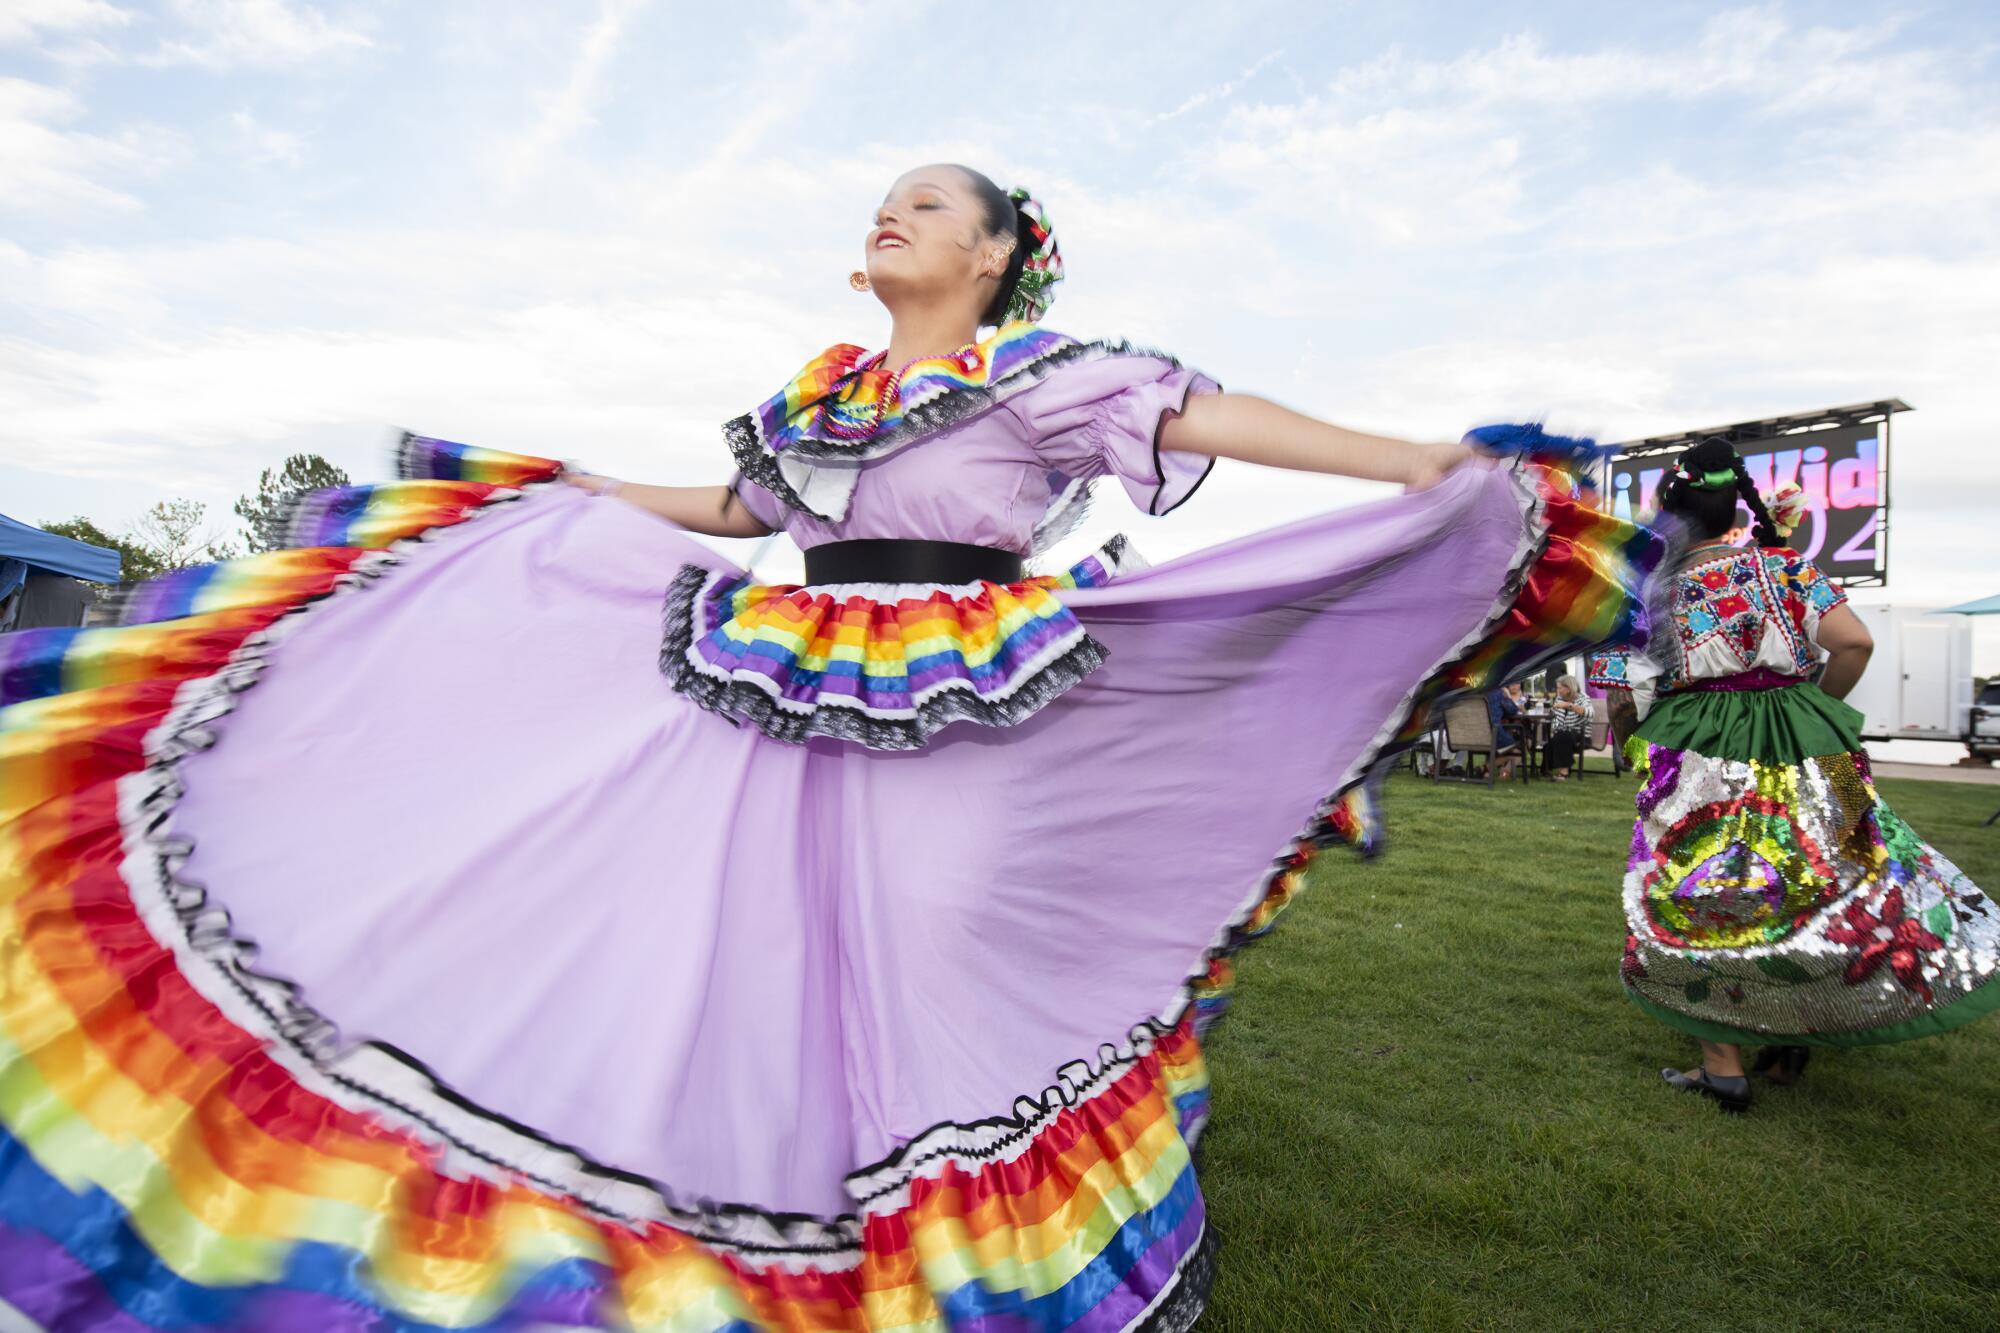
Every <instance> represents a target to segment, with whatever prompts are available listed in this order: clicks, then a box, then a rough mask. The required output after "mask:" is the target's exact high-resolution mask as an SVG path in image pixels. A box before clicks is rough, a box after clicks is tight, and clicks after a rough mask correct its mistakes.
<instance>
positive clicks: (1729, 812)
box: [1620, 745, 2000, 1045]
mask: <svg viewBox="0 0 2000 1333" xmlns="http://www.w3.org/2000/svg"><path fill="white" fill-rule="evenodd" d="M1646 761H1647V771H1646V772H1645V774H1644V778H1645V781H1644V785H1643V786H1642V787H1641V789H1640V792H1639V796H1638V802H1637V803H1638V821H1637V823H1636V825H1635V826H1634V828H1633V831H1632V848H1631V855H1630V858H1629V860H1628V861H1627V865H1626V872H1625V921H1626V937H1625V958H1624V963H1623V965H1622V967H1621V969H1620V970H1621V974H1622V976H1623V979H1624V982H1625V986H1626V988H1627V990H1628V992H1629V993H1630V994H1631V995H1632V997H1633V998H1634V999H1635V1000H1637V1001H1638V1002H1639V1003H1640V1005H1641V1006H1642V1007H1643V1008H1645V1009H1647V1010H1648V1011H1649V1012H1651V1013H1652V1014H1654V1015H1655V1016H1656V1017H1658V1018H1660V1019H1661V1020H1662V1021H1664V1022H1667V1023H1670V1024H1672V1025H1674V1026H1676V1027H1679V1028H1682V1029H1683V1030H1686V1031H1689V1032H1692V1033H1695V1034H1696V1035H1699V1036H1706V1037H1709V1038H1711V1039H1714V1040H1721V1041H1762V1042H1772V1041H1785V1042H1798V1043H1804V1044H1825V1045H1848V1044H1864V1043H1872V1042H1887V1041H1901V1040H1905V1039H1907V1038H1910V1037H1918V1036H1924V1035H1928V1034H1930V1033H1934V1032H1940V1031H1943V1030H1945V1029H1948V1028H1952V1027H1956V1026H1958V1025H1959V1024H1960V1023H1963V1022H1966V1021H1968V1020H1970V1019H1971V1018H1974V1017H1976V1016H1977V1015H1978V1014H1980V1013H1983V1012H1984V1011H1985V1010H1987V1009H1990V1008H1993V1007H1995V1005H1996V1004H2000V985H1996V984H1994V974H1995V972H1996V970H2000V913H1996V910H1995V907H1994V904H1993V902H1992V901H1991V900H1990V899H1989V898H1987V896H1986V895H1985V894H1984V893H1982V892H1981V891H1980V890H1979V889H1978V887H1977V886H1975V885H1974V884H1973V883H1972V881H1971V880H1970V879H1968V878H1967V877H1966V876H1965V874H1964V873H1963V872H1961V871H1960V870H1959V869H1958V867H1956V866H1954V865H1953V864H1952V863H1951V862H1950V861H1948V860H1946V859H1945V858H1944V857H1943V856H1941V855H1939V854H1938V853H1937V851H1935V850H1934V849H1933V848H1931V847H1930V846H1928V845H1927V844H1926V843H1925V842H1924V841H1923V840H1922V839H1921V838H1919V837H1918V836H1917V835H1916V833H1915V832H1913V831H1912V830H1911V828H1910V826H1909V825H1907V824H1905V823H1904V822H1903V821H1902V820H1901V819H1900V818H1898V817H1897V815H1896V812H1895V811H1894V810H1891V809H1890V808H1889V807H1888V806H1887V805H1886V804H1884V803H1883V801H1882V799H1881V797H1880V796H1879V795H1877V793H1876V791H1875V784H1874V781H1873V779H1872V778H1871V776H1870V773H1869V769H1868V757H1867V755H1866V754H1863V753H1858V752H1856V753H1842V754H1830V755H1822V756H1818V757H1815V758H1807V759H1802V760H1798V761H1796V762H1792V763H1782V762H1765V761H1761V760H1757V759H1726V758H1715V757H1711V756H1708V755H1704V754H1700V753H1697V752H1696V751H1693V750H1681V749H1671V748H1668V747H1666V746H1661V745H1648V746H1647V747H1646Z"/></svg>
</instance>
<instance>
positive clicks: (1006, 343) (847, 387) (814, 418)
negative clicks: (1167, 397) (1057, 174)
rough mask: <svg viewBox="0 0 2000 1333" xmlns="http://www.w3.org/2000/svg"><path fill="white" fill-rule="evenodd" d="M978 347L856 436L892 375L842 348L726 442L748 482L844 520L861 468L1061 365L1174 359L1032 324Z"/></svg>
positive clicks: (734, 428)
mask: <svg viewBox="0 0 2000 1333" xmlns="http://www.w3.org/2000/svg"><path fill="white" fill-rule="evenodd" d="M973 349H974V351H975V352H976V353H977V356H970V355H968V356H964V357H960V356H956V355H953V356H937V357H926V358H924V359H922V360H920V361H916V362H913V363H912V364H911V365H910V366H909V368H908V369H907V370H906V371H905V372H904V374H903V379H902V388H901V392H900V393H899V394H898V395H897V398H896V401H895V402H894V403H892V404H891V405H890V406H889V407H888V408H887V409H886V410H885V411H884V412H883V415H882V420H881V424H880V425H879V427H878V428H877V429H876V430H875V431H874V432H872V433H871V434H869V435H868V436H867V437H866V438H862V439H855V438H851V436H852V434H853V433H854V431H855V428H859V427H865V426H866V424H867V423H868V422H869V421H870V420H871V419H872V418H873V416H874V413H875V410H876V406H877V404H878V403H879V401H880V397H881V395H882V393H883V392H884V391H885V390H886V389H887V387H888V382H889V372H888V371H887V370H886V369H884V368H881V367H877V366H871V365H869V364H868V362H869V361H870V359H871V358H872V357H873V355H874V354H873V353H871V352H869V351H867V350H866V349H864V348H861V347H856V346H855V345H853V344H852V343H836V344H835V345H834V346H832V347H829V348H827V349H826V350H825V351H824V352H822V353H820V354H819V355H818V356H816V357H814V358H813V359H812V360H811V361H809V362H807V363H806V365H805V368H804V369H803V370H801V371H799V373H798V374H796V375H794V376H792V378H791V381H790V382H789V383H787V384H786V385H785V388H784V390H783V392H781V393H778V394H776V395H775V396H773V397H772V398H771V399H770V400H768V401H767V402H765V403H764V404H763V405H762V406H761V407H759V408H758V409H757V410H756V411H754V412H746V413H745V414H743V415H742V416H740V417H737V418H736V419H735V420H734V421H731V422H729V423H727V424H726V425H724V426H723V428H722V434H723V439H724V441H725V442H726V443H727V444H728V446H729V451H730V453H731V454H732V455H733V456H734V458H735V460H736V466H737V467H738V468H739V469H740V470H741V472H742V474H743V476H745V477H746V478H748V479H749V480H751V481H753V482H755V483H757V484H758V485H759V486H762V487H763V488H764V489H765V490H767V491H770V492H771V494H773V495H775V496H776V497H777V498H778V500H779V501H780V502H781V503H783V504H784V505H785V506H786V507H787V508H788V509H792V510H797V511H800V512H802V513H807V514H810V515H812V516H813V517H815V518H818V519H822V520H824V521H826V522H830V523H833V522H839V521H840V520H841V519H842V518H844V517H846V514H847V503H848V500H849V499H850V498H851V497H852V495H853V493H854V485H855V481H856V475H857V471H858V467H857V465H858V464H861V463H865V462H867V461H869V460H871V459H875V458H881V457H883V456H884V455H887V454H891V453H894V452H895V451H897V450H898V449H901V448H903V447H904V446H905V445H908V444H913V443H915V442H916V441H918V440H921V439H923V438H925V437H926V436H929V435H934V434H936V433H937V432H939V431H941V430H946V429H949V428H950V427H952V426H955V425H957V424H959V423H960V422H962V421H965V420H967V419H968V418H970V417H974V416H977V415H979V414H980V413H982V412H985V411H986V410H988V409H989V408H991V407H993V406H994V405H995V404H997V403H999V402H1002V401H1003V400H1005V399H1007V398H1010V397H1012V396H1013V395H1014V394H1016V393H1019V392H1020V391H1022V390H1024V389H1029V388H1032V387H1034V386H1035V385H1036V384H1038V383H1040V382H1041V381H1042V379H1043V378H1045V377H1046V376H1048V375H1049V374H1050V373H1052V372H1053V371H1054V370H1055V369H1056V368H1057V367H1060V366H1064V365H1067V364H1069V363H1070V362H1072V361H1087V360H1095V359H1097V358H1099V357H1106V356H1148V357H1155V358H1158V359H1160V360H1163V361H1169V362H1171V361H1172V360H1173V358H1171V357H1168V356H1165V355H1163V354H1162V353H1160V352H1156V351H1152V350H1150V349H1148V348H1142V347H1134V346H1132V345H1131V344H1129V343H1123V342H1117V343H1106V342H1090V343H1085V342H1078V341H1077V340H1076V339H1074V338H1071V337H1069V336H1068V335H1066V334H1061V333H1056V332H1053V331H1051V330H1049V329H1045V328H1042V327H1041V326H1040V325H1037V324H1031V323H1029V322H1028V321H1026V320H1017V321H1015V322H1014V323H1011V324H1006V325H1002V326H1001V327H1000V328H998V329H996V330H994V331H993V333H992V334H991V335H990V336H988V337H986V338H984V339H982V340H981V341H979V342H977V343H974V344H973ZM1175 364H1178V363H1175Z"/></svg>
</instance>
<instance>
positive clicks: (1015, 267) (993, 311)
mask: <svg viewBox="0 0 2000 1333" xmlns="http://www.w3.org/2000/svg"><path fill="white" fill-rule="evenodd" d="M952 167H953V168H954V169H955V170H958V171H962V172H964V173H965V178H966V179H967V180H969V181H971V182H972V192H973V193H974V194H976V195H978V196H979V207H980V211H981V212H982V213H984V214H985V216H986V234H987V235H988V236H1011V237H1013V238H1014V253H1013V254H1011V255H1008V256H1007V271H1006V272H1005V273H1002V274H1001V275H1000V289H999V290H998V291H996V292H994V294H993V300H992V302H991V303H990V304H989V305H988V306H987V307H986V310H985V312H984V313H983V314H981V315H980V316H979V322H980V323H981V324H998V323H1000V322H1001V321H1002V320H1004V319H1006V318H1007V306H1008V303H1009V302H1011V301H1012V300H1013V299H1014V289H1015V288H1017V287H1019V286H1020V285H1021V266H1022V265H1024V264H1026V263H1027V262H1028V252H1029V251H1030V250H1032V249H1034V244H1035V241H1034V237H1033V236H1032V235H1030V234H1029V232H1028V220H1027V219H1026V218H1024V217H1023V216H1021V210H1020V209H1018V208H1016V207H1014V201H1013V200H1012V199H1009V198H1008V197H1007V192H1006V191H1005V190H1003V189H1001V188H1000V187H999V186H997V185H995V184H994V183H993V181H992V179H991V178H989V177H988V176H987V175H986V174H985V173H984V172H980V171H974V170H973V169H972V168H971V167H967V166H961V165H959V164H958V163H956V162H954V163H952Z"/></svg>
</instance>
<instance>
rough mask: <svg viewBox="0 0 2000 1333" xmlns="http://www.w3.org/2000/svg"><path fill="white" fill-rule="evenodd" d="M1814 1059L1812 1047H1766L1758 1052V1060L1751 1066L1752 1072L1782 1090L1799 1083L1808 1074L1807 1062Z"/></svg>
mask: <svg viewBox="0 0 2000 1333" xmlns="http://www.w3.org/2000/svg"><path fill="white" fill-rule="evenodd" d="M1810 1059H1812V1047H1810V1046H1766V1047H1765V1048H1764V1049H1763V1050H1761V1051H1758V1052H1757V1058H1756V1060H1755V1061H1753V1062H1752V1063H1751V1065H1750V1072H1751V1073H1753V1074H1762V1075H1763V1076H1764V1077H1765V1078H1767V1079H1769V1080H1770V1081H1771V1082H1773V1083H1775V1084H1777V1085H1778V1086H1779V1087H1781V1088H1788V1087H1790V1086H1791V1085H1792V1084H1794V1083H1796V1082H1798V1081H1799V1076H1800V1075H1802V1074H1804V1073H1805V1072H1806V1061H1808V1060H1810Z"/></svg>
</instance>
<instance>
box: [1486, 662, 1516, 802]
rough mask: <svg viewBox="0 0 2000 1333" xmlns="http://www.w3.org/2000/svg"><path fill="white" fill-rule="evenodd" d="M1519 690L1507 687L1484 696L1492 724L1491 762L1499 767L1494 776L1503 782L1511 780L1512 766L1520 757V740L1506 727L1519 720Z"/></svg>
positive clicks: (1487, 714) (1514, 686)
mask: <svg viewBox="0 0 2000 1333" xmlns="http://www.w3.org/2000/svg"><path fill="white" fill-rule="evenodd" d="M1520 689H1521V687H1520V686H1519V685H1509V686H1508V687H1507V688H1506V689H1504V690H1501V691H1499V692H1497V693H1494V694H1489V695H1487V696H1486V716H1487V718H1488V719H1489V720H1490V721H1491V722H1492V723H1493V762H1494V763H1496V764H1498V765H1500V767H1499V768H1497V769H1495V770H1494V776H1495V777H1497V778H1499V779H1500V780H1501V781H1503V782H1505V781H1509V780H1511V779H1512V778H1513V776H1514V765H1515V763H1516V762H1518V760H1519V759H1520V756H1521V741H1520V738H1519V737H1517V736H1515V734H1514V732H1513V730H1512V729H1511V728H1510V727H1508V726H1507V724H1508V723H1509V722H1515V721H1518V720H1519V719H1520V716H1521V704H1520V701H1519V694H1520Z"/></svg>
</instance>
